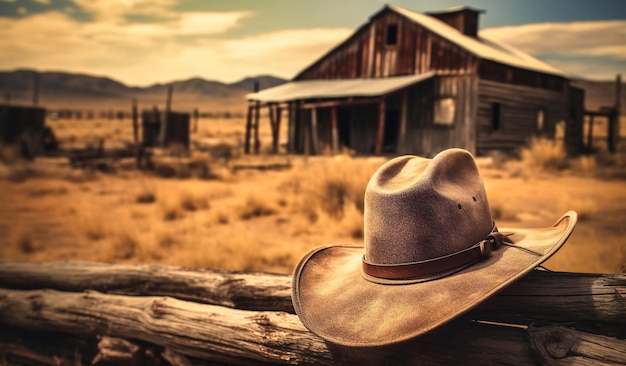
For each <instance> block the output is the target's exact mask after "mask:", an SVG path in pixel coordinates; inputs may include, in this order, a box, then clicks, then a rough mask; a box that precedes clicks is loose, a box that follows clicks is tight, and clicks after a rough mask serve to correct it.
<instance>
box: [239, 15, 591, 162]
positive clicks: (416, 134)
mask: <svg viewBox="0 0 626 366" xmlns="http://www.w3.org/2000/svg"><path fill="white" fill-rule="evenodd" d="M481 13H482V11H481V10H476V9H472V8H468V7H459V8H453V9H447V10H445V11H441V12H433V13H426V14H423V13H417V12H414V11H411V10H407V9H404V8H401V7H399V6H394V5H385V6H384V7H383V8H382V9H381V10H380V11H378V12H377V13H375V14H373V15H372V16H371V17H370V19H369V21H368V22H367V23H365V24H364V25H363V26H361V27H360V28H359V29H357V30H356V31H355V32H354V33H353V34H352V35H351V36H350V37H349V38H348V39H347V40H345V41H344V42H342V43H341V44H339V45H338V46H336V47H335V48H333V49H332V50H330V51H329V52H328V53H327V54H325V55H324V56H322V57H321V58H320V59H319V60H317V61H316V62H314V63H313V64H312V65H310V66H309V67H307V68H306V69H304V70H303V71H301V72H300V73H299V74H298V75H297V76H296V77H295V78H294V79H293V80H292V81H290V82H288V83H286V84H283V85H280V86H277V87H274V88H270V89H266V90H262V91H259V92H255V93H252V94H249V95H248V96H247V98H248V100H249V103H250V104H249V108H248V123H247V130H246V132H247V133H246V151H250V140H251V139H253V140H254V141H255V144H254V145H255V148H256V149H255V150H258V123H259V122H258V121H259V109H261V108H265V107H267V108H268V110H269V116H270V122H271V126H272V129H273V138H274V149H277V139H278V136H279V133H278V131H279V129H280V118H281V115H282V111H287V115H288V117H287V128H288V143H287V145H288V146H287V149H288V150H289V151H291V152H296V153H311V154H315V153H320V152H321V151H323V150H325V149H331V150H332V151H338V150H340V149H341V148H342V147H346V148H349V149H351V150H353V151H355V152H357V153H361V154H383V153H384V154H405V153H411V154H420V155H433V154H435V153H437V152H439V151H441V150H442V149H445V148H449V147H462V148H465V149H467V150H469V151H471V152H473V153H475V154H478V155H484V154H488V153H489V152H490V151H493V150H504V151H515V149H517V148H518V147H520V146H522V145H524V144H526V143H527V141H528V139H529V138H530V137H531V136H534V135H543V136H546V137H554V136H555V131H556V126H557V124H559V123H562V125H563V127H564V128H565V141H566V145H567V146H568V148H569V149H570V150H571V151H579V150H580V149H581V147H582V141H583V129H582V124H583V119H582V116H583V108H584V106H583V104H584V103H583V100H584V93H583V91H582V90H581V89H578V88H575V87H573V86H572V85H571V84H570V80H569V79H568V77H567V75H566V74H565V73H564V72H562V71H560V70H557V69H555V68H553V67H551V66H550V65H548V64H546V63H544V62H542V61H540V60H538V59H536V58H533V57H532V56H530V55H528V54H525V53H523V52H521V51H519V50H516V49H513V48H512V47H509V46H507V45H504V44H501V43H498V42H495V41H491V40H488V39H485V38H484V37H480V36H478V24H479V16H480V14H481ZM255 131H256V136H253V132H255Z"/></svg>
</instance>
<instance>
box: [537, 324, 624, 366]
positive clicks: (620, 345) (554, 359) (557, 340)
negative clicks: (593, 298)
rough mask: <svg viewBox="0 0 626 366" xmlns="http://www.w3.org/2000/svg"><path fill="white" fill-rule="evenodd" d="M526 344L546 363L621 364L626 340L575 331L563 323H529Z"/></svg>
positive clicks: (563, 365)
mask: <svg viewBox="0 0 626 366" xmlns="http://www.w3.org/2000/svg"><path fill="white" fill-rule="evenodd" d="M528 334H529V340H530V345H531V347H532V348H533V350H534V351H535V352H536V353H537V355H538V358H539V360H540V362H541V363H542V364H544V365H549V366H552V365H554V366H561V365H562V366H565V365H567V366H571V365H591V364H600V365H616V366H617V365H625V364H626V340H623V339H615V338H611V337H606V336H602V335H598V334H590V333H583V332H577V331H575V330H573V329H568V328H565V327H541V328H535V327H530V328H529V329H528Z"/></svg>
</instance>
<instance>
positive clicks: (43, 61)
mask: <svg viewBox="0 0 626 366" xmlns="http://www.w3.org/2000/svg"><path fill="white" fill-rule="evenodd" d="M388 2H389V3H392V4H395V5H399V6H402V7H404V8H407V9H410V10H415V11H419V12H428V11H436V10H442V9H445V8H447V7H451V6H456V5H467V6H471V7H473V8H478V9H482V10H485V13H484V14H481V17H480V35H481V36H484V37H489V38H492V39H496V40H499V41H502V42H505V43H507V44H509V45H510V46H513V47H516V48H518V49H520V50H522V51H524V52H527V53H529V54H531V55H533V56H535V57H537V58H539V59H541V60H543V61H545V62H547V63H549V64H550V65H552V66H554V67H556V68H559V69H561V70H563V71H565V72H568V73H570V74H572V75H575V76H578V77H585V78H589V79H605V80H608V79H614V78H615V75H616V74H617V73H621V74H626V1H625V0H397V1H380V0H316V1H310V0H0V70H3V71H9V70H14V69H18V68H29V69H36V70H39V71H67V72H77V73H86V74H91V75H97V76H107V77H111V78H113V79H115V80H118V81H121V82H123V83H126V84H128V85H133V86H147V85H151V84H154V83H157V82H161V83H163V82H170V81H174V80H185V79H189V78H191V77H201V78H205V79H208V80H218V81H222V82H235V81H238V80H241V79H243V78H245V77H248V76H257V75H266V74H269V75H274V76H278V77H282V78H286V79H290V78H292V77H293V76H295V75H296V74H297V73H298V72H299V71H301V70H302V69H304V68H305V67H307V66H308V65H310V64H311V63H313V62H314V61H315V60H317V59H318V58H319V57H321V56H322V55H324V54H325V53H326V52H327V51H328V50H330V49H331V48H333V47H334V46H336V45H337V44H339V43H340V42H342V41H343V40H345V39H346V38H347V37H348V36H349V35H350V34H352V33H353V32H354V31H355V30H356V29H357V28H358V27H359V26H361V25H362V24H364V23H366V22H367V20H368V19H369V17H370V16H371V15H373V14H374V13H376V12H377V11H379V10H380V9H382V8H383V6H384V5H385V3H388Z"/></svg>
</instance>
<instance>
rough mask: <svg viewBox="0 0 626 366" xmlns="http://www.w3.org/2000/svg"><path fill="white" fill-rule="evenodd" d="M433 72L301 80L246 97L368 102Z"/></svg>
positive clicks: (276, 101) (267, 100)
mask: <svg viewBox="0 0 626 366" xmlns="http://www.w3.org/2000/svg"><path fill="white" fill-rule="evenodd" d="M433 76H435V73H426V74H420V75H408V76H396V77H386V78H374V79H338V80H298V81H291V82H288V83H286V84H282V85H279V86H276V87H273V88H270V89H265V90H262V91H259V92H256V93H251V94H248V95H246V98H247V99H248V101H250V102H259V103H260V104H281V103H291V102H300V103H301V104H305V105H306V104H311V105H313V104H312V103H311V101H318V102H319V103H326V104H327V105H331V104H337V103H339V104H342V103H341V102H342V101H344V102H345V104H349V103H351V102H354V101H356V100H362V101H363V102H366V101H367V100H368V99H369V98H379V97H382V96H385V95H388V94H391V93H393V92H396V91H399V90H401V89H404V88H407V87H409V86H412V85H415V84H417V83H420V82H422V81H424V80H427V79H430V78H432V77H433ZM370 100H371V99H370Z"/></svg>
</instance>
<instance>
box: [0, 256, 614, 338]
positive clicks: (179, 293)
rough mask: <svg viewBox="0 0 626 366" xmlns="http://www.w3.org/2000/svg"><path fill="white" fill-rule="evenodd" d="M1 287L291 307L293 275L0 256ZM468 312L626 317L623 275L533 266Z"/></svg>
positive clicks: (510, 318) (526, 319) (517, 318)
mask: <svg viewBox="0 0 626 366" xmlns="http://www.w3.org/2000/svg"><path fill="white" fill-rule="evenodd" d="M0 287H5V288H15V289H38V288H50V289H56V290H63V291H85V290H95V291H99V292H105V293H111V294H125V295H140V296H142V295H145V296H170V297H174V298H178V299H181V300H189V301H194V302H199V303H207V304H214V305H221V306H226V307H232V308H237V309H247V310H265V311H287V312H290V313H293V312H294V311H293V307H292V304H291V277H290V276H286V275H275V274H266V273H241V272H226V271H217V270H206V269H191V268H180V267H168V266H152V265H124V264H101V263H91V262H48V263H31V262H0ZM469 316H471V317H473V318H474V319H485V320H491V321H498V322H505V323H517V324H525V325H528V324H530V323H532V322H537V321H540V320H547V321H553V322H569V321H572V319H576V320H577V321H583V320H587V321H606V322H611V323H616V324H621V325H626V275H624V274H622V275H597V274H576V273H555V272H547V271H539V270H537V271H532V272H531V273H529V274H528V275H526V276H525V277H523V278H521V279H520V280H519V281H517V282H515V283H514V284H512V285H511V286H509V287H507V288H506V289H504V290H503V291H501V292H499V293H498V294H497V295H496V296H493V297H492V298H490V299H488V300H487V301H485V302H484V303H482V304H481V305H480V306H478V307H477V308H476V309H475V310H473V311H472V312H471V313H470V314H469ZM625 332H626V331H625Z"/></svg>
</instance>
